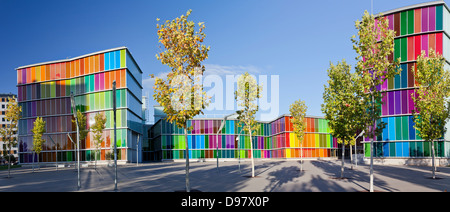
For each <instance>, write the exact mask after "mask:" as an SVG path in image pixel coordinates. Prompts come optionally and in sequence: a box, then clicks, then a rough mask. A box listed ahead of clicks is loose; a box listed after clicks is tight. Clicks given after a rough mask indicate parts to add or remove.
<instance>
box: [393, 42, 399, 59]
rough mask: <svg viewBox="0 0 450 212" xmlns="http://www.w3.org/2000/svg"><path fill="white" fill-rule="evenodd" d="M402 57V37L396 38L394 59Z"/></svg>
mask: <svg viewBox="0 0 450 212" xmlns="http://www.w3.org/2000/svg"><path fill="white" fill-rule="evenodd" d="M399 57H400V39H395V40H394V60H396V59H397V58H399Z"/></svg>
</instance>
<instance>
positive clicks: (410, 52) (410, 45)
mask: <svg viewBox="0 0 450 212" xmlns="http://www.w3.org/2000/svg"><path fill="white" fill-rule="evenodd" d="M408 60H414V36H411V37H408Z"/></svg>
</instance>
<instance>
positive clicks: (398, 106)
mask: <svg viewBox="0 0 450 212" xmlns="http://www.w3.org/2000/svg"><path fill="white" fill-rule="evenodd" d="M394 93H395V114H400V113H402V110H401V106H402V105H401V101H400V94H401V93H400V91H394Z"/></svg>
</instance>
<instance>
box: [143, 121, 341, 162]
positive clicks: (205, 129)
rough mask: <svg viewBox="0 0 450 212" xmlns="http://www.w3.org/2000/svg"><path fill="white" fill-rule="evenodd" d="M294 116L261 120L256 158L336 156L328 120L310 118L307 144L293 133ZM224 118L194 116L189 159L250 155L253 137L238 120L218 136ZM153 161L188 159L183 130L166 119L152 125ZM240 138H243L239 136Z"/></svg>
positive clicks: (256, 139) (189, 135)
mask: <svg viewBox="0 0 450 212" xmlns="http://www.w3.org/2000/svg"><path fill="white" fill-rule="evenodd" d="M290 119H291V117H289V116H281V117H280V118H278V119H276V120H275V121H272V122H259V123H258V124H259V130H258V131H257V132H256V133H255V134H254V135H253V136H252V137H253V138H252V142H253V156H254V158H300V156H301V151H303V157H304V158H319V157H320V158H324V157H336V151H337V142H336V139H335V138H333V137H332V136H331V134H330V130H329V128H328V123H327V121H326V120H325V119H322V118H317V117H307V118H306V125H307V127H306V131H305V137H304V141H303V143H300V142H299V140H298V139H297V136H296V135H295V134H294V133H293V132H292V123H291V121H290ZM221 123H222V119H193V120H189V121H188V126H194V128H193V130H190V131H188V138H187V139H188V142H187V143H188V145H189V158H191V159H201V158H206V159H208V158H216V153H217V148H218V151H219V152H218V157H219V158H239V157H240V158H250V153H251V150H250V136H248V135H244V134H243V131H242V127H240V126H239V124H238V121H237V120H227V121H226V123H225V125H224V127H223V129H222V130H221V131H220V132H219V134H218V135H217V131H218V130H219V128H220V125H221ZM151 137H152V141H151V143H152V145H151V146H152V148H153V149H152V150H151V151H152V152H153V153H154V157H152V159H153V160H174V159H183V158H184V159H185V150H186V142H185V136H184V131H183V129H180V128H178V127H177V126H176V125H175V124H171V123H169V122H167V121H166V120H164V119H161V120H159V121H158V122H156V123H155V125H154V126H153V127H152V128H151ZM238 137H239V139H237V138H238Z"/></svg>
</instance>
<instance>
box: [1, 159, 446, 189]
mask: <svg viewBox="0 0 450 212" xmlns="http://www.w3.org/2000/svg"><path fill="white" fill-rule="evenodd" d="M240 166H241V171H239V163H238V161H221V162H220V163H219V171H218V170H217V167H216V162H215V161H207V162H191V163H190V182H191V188H192V189H193V190H198V191H201V192H358V191H367V189H368V188H369V166H368V165H361V164H358V167H356V168H354V169H350V164H349V163H346V165H345V176H344V177H345V179H339V178H337V177H340V160H306V161H305V162H304V165H303V169H304V171H303V172H300V164H299V161H296V160H295V161H294V160H292V161H291V160H288V161H285V160H259V161H258V160H257V161H256V162H255V173H256V175H257V177H255V178H250V177H249V176H250V175H251V162H250V160H246V161H241V163H240ZM7 175H8V170H2V171H0V192H17V191H21V192H71V191H75V192H113V191H114V168H113V167H108V166H97V168H96V169H94V167H93V166H92V167H91V166H89V167H82V168H81V174H80V176H81V189H78V188H77V171H76V169H75V168H74V167H73V166H72V167H65V168H60V169H59V170H58V171H56V169H55V167H43V168H41V169H40V170H35V172H34V173H33V172H32V169H31V168H30V167H22V168H15V169H12V170H11V176H12V178H7ZM374 176H375V180H374V185H375V187H374V189H375V191H382V192H409V191H413V192H443V191H448V190H450V167H438V172H437V177H438V179H435V180H433V179H431V167H426V166H388V165H374ZM184 189H185V164H184V163H182V162H156V163H143V164H139V166H136V164H126V165H120V166H119V167H118V191H119V192H174V191H179V190H184Z"/></svg>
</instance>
